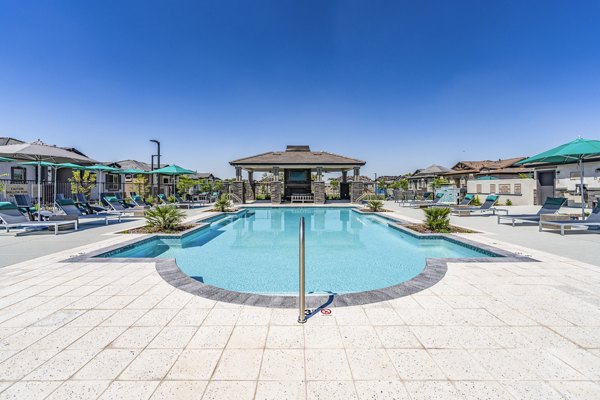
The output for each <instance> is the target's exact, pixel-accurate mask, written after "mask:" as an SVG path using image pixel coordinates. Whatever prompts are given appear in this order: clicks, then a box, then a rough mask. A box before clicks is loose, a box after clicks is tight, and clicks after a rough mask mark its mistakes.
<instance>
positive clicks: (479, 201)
mask: <svg viewBox="0 0 600 400" xmlns="http://www.w3.org/2000/svg"><path fill="white" fill-rule="evenodd" d="M471 205H472V206H480V205H481V200H479V196H475V197H474V198H473V200H472V201H471Z"/></svg>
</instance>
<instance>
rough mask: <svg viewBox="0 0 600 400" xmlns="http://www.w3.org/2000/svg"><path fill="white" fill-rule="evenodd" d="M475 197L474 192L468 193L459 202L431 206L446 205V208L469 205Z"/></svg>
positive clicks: (439, 205)
mask: <svg viewBox="0 0 600 400" xmlns="http://www.w3.org/2000/svg"><path fill="white" fill-rule="evenodd" d="M474 198H475V196H473V195H472V194H466V195H465V197H464V198H463V199H462V200H461V202H460V203H458V204H434V205H432V206H431V207H446V208H456V207H467V206H468V205H469V204H471V202H472V201H473V199H474Z"/></svg>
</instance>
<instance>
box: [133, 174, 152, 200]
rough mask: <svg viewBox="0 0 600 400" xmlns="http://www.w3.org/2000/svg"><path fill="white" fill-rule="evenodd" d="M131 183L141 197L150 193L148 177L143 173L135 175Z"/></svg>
mask: <svg viewBox="0 0 600 400" xmlns="http://www.w3.org/2000/svg"><path fill="white" fill-rule="evenodd" d="M133 185H134V187H135V189H136V191H137V192H138V193H139V195H140V196H142V197H146V196H148V194H149V193H150V186H149V184H148V177H147V176H145V175H135V176H134V178H133Z"/></svg>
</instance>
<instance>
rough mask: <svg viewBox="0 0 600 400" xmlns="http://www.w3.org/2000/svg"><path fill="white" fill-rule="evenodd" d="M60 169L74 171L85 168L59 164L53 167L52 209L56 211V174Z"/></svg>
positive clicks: (76, 165)
mask: <svg viewBox="0 0 600 400" xmlns="http://www.w3.org/2000/svg"><path fill="white" fill-rule="evenodd" d="M61 168H69V169H74V170H79V171H81V170H84V169H85V168H86V167H85V166H84V165H78V164H73V163H60V164H56V165H55V166H54V209H55V210H56V186H57V185H58V182H57V174H58V170H59V169H61Z"/></svg>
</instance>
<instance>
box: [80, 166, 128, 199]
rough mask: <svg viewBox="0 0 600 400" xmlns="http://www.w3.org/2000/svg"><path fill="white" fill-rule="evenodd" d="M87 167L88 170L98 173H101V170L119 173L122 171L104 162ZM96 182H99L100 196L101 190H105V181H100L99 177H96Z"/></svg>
mask: <svg viewBox="0 0 600 400" xmlns="http://www.w3.org/2000/svg"><path fill="white" fill-rule="evenodd" d="M85 169H86V170H88V171H95V172H96V175H100V172H112V173H114V174H118V173H119V171H121V170H120V169H119V168H114V167H109V166H108V165H104V164H95V165H90V166H89V167H85ZM96 183H97V184H98V197H100V190H104V182H99V181H98V179H96Z"/></svg>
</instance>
